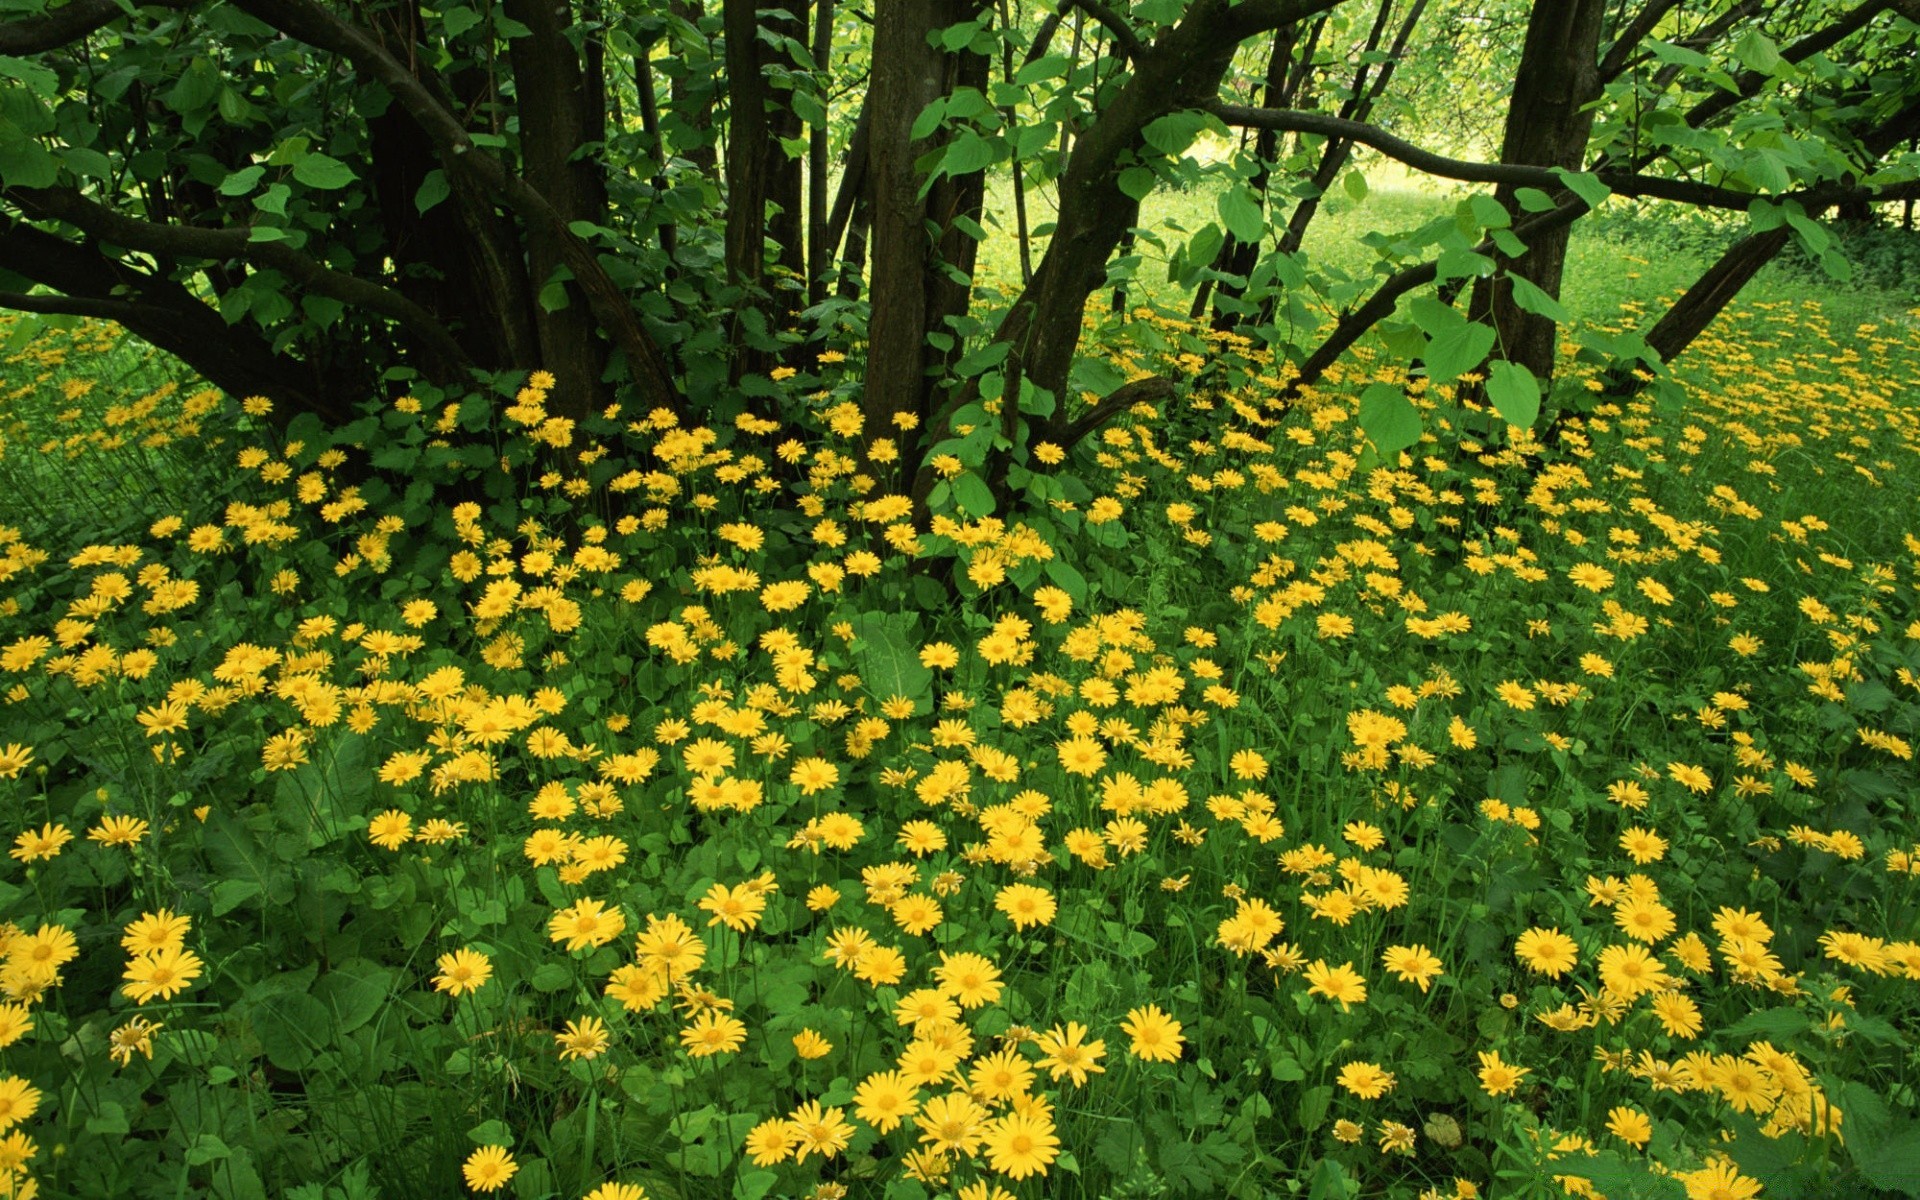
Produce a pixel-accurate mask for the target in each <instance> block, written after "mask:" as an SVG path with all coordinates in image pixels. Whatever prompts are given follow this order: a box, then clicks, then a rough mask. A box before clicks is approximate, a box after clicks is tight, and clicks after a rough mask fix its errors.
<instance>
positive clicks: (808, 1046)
mask: <svg viewBox="0 0 1920 1200" xmlns="http://www.w3.org/2000/svg"><path fill="white" fill-rule="evenodd" d="M793 1052H794V1053H795V1054H798V1055H799V1056H800V1057H801V1058H825V1057H826V1056H827V1055H829V1054H831V1053H833V1043H832V1042H830V1041H828V1040H827V1039H826V1037H825V1036H824V1035H823V1034H821V1033H820V1032H818V1031H817V1030H813V1029H802V1030H801V1031H800V1032H799V1033H796V1034H794V1035H793Z"/></svg>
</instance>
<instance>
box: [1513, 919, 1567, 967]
mask: <svg viewBox="0 0 1920 1200" xmlns="http://www.w3.org/2000/svg"><path fill="white" fill-rule="evenodd" d="M1513 954H1514V957H1515V958H1518V959H1519V960H1520V962H1521V964H1522V965H1524V966H1525V967H1526V968H1527V969H1528V970H1529V971H1534V972H1537V973H1538V974H1541V975H1545V976H1547V977H1548V978H1551V979H1558V978H1560V977H1561V976H1562V975H1565V974H1566V973H1567V972H1568V971H1571V970H1572V969H1573V965H1574V964H1575V963H1576V962H1578V961H1579V960H1580V947H1579V946H1577V945H1575V944H1574V940H1573V939H1572V938H1570V937H1568V936H1567V935H1566V934H1564V933H1561V932H1560V931H1559V930H1558V929H1529V930H1527V931H1526V932H1525V933H1523V934H1521V935H1520V938H1519V940H1518V941H1516V942H1515V943H1514V944H1513Z"/></svg>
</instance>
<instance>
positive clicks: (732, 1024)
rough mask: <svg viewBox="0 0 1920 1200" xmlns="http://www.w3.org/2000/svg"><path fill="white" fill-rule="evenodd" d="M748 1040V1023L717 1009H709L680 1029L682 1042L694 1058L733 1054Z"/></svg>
mask: <svg viewBox="0 0 1920 1200" xmlns="http://www.w3.org/2000/svg"><path fill="white" fill-rule="evenodd" d="M746 1040H747V1027H746V1025H744V1024H743V1023H741V1022H740V1021H739V1020H737V1019H736V1018H734V1017H731V1016H728V1015H727V1014H726V1013H723V1012H720V1011H718V1010H717V1009H707V1010H706V1011H704V1012H702V1013H701V1014H700V1015H699V1016H697V1017H695V1018H694V1019H693V1021H692V1022H691V1023H690V1024H688V1025H687V1026H686V1027H685V1028H683V1029H681V1031H680V1044H681V1045H682V1046H685V1047H686V1049H687V1053H688V1054H689V1055H691V1056H692V1057H694V1058H706V1057H708V1056H710V1055H714V1054H732V1053H733V1052H734V1051H736V1050H738V1049H739V1048H740V1046H741V1044H742V1043H744V1042H745V1041H746Z"/></svg>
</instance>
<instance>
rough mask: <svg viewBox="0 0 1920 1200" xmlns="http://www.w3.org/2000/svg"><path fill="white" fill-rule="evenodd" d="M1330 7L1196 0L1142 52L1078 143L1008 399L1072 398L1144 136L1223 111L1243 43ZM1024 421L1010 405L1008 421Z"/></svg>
mask: <svg viewBox="0 0 1920 1200" xmlns="http://www.w3.org/2000/svg"><path fill="white" fill-rule="evenodd" d="M1328 6H1329V0H1243V2H1242V3H1240V4H1237V5H1236V4H1232V3H1229V0H1195V2H1194V3H1193V4H1191V5H1189V6H1188V8H1187V11H1186V15H1185V16H1184V17H1182V19H1181V20H1180V23H1179V24H1177V25H1175V26H1174V27H1173V28H1171V29H1169V30H1166V31H1164V32H1162V33H1161V34H1160V36H1159V37H1158V38H1156V39H1155V40H1154V42H1153V43H1152V45H1151V46H1148V47H1145V48H1144V49H1143V50H1142V52H1141V53H1140V54H1139V57H1138V58H1137V60H1136V61H1135V63H1134V70H1133V74H1132V76H1131V78H1129V79H1128V80H1127V82H1126V83H1125V84H1124V85H1123V86H1122V87H1121V88H1120V89H1119V91H1118V93H1117V94H1116V95H1115V96H1114V97H1113V99H1112V101H1111V102H1110V103H1109V104H1108V105H1107V106H1106V107H1105V108H1104V109H1103V110H1102V111H1101V112H1100V114H1099V115H1098V116H1097V117H1096V118H1095V119H1094V120H1093V121H1092V123H1091V124H1089V125H1088V126H1087V128H1086V129H1085V130H1084V131H1083V132H1082V133H1081V135H1080V137H1079V138H1078V139H1077V141H1076V142H1075V144H1074V149H1073V154H1072V157H1071V158H1069V159H1068V162H1067V169H1066V173H1065V174H1064V175H1063V176H1062V177H1061V180H1060V215H1059V219H1058V220H1057V221H1056V222H1055V224H1054V233H1053V239H1052V241H1051V242H1050V243H1049V244H1048V247H1047V253H1046V256H1045V257H1044V258H1043V259H1042V260H1041V262H1040V265H1039V267H1038V268H1037V269H1035V271H1034V273H1033V282H1032V283H1031V284H1029V285H1028V286H1027V287H1026V288H1025V289H1024V290H1023V291H1022V292H1021V294H1020V296H1019V297H1018V298H1017V299H1016V300H1015V301H1014V304H1013V307H1012V309H1011V310H1010V311H1009V312H1008V314H1007V316H1006V318H1005V320H1003V321H1002V323H1001V325H1000V328H999V329H998V330H997V331H996V334H995V336H996V337H997V338H998V339H999V340H1001V341H1004V342H1007V343H1009V344H1010V346H1011V350H1010V352H1009V353H1008V356H1007V363H1006V366H1005V368H1004V376H1005V378H1006V381H1007V388H1008V393H1007V394H1008V395H1010V396H1018V395H1019V384H1020V382H1021V380H1022V379H1023V378H1024V379H1028V380H1031V381H1032V383H1033V386H1035V387H1036V388H1040V389H1043V390H1045V391H1048V392H1051V393H1053V394H1054V395H1055V396H1056V397H1058V396H1060V395H1062V394H1063V392H1064V390H1065V386H1066V381H1067V371H1068V369H1069V368H1070V367H1071V366H1072V363H1073V355H1074V352H1075V350H1076V349H1078V347H1079V344H1080V316H1081V313H1082V312H1083V311H1084V309H1085V307H1086V302H1087V297H1088V296H1089V295H1091V294H1092V292H1093V291H1094V289H1096V288H1098V287H1099V286H1100V285H1101V283H1102V281H1103V280H1104V278H1105V274H1106V263H1107V260H1108V258H1110V257H1111V256H1112V254H1113V250H1114V247H1115V246H1118V245H1119V244H1120V240H1121V238H1123V237H1124V236H1125V235H1126V232H1127V230H1128V229H1129V228H1130V227H1131V226H1132V225H1133V223H1134V219H1135V218H1134V210H1135V205H1134V203H1133V201H1132V200H1131V198H1130V197H1128V196H1127V194H1126V193H1125V192H1124V191H1122V190H1121V188H1120V182H1119V180H1120V172H1121V171H1122V170H1123V169H1124V163H1125V161H1126V156H1128V155H1131V154H1133V153H1135V151H1136V149H1137V148H1138V147H1139V146H1140V145H1141V142H1140V131H1141V130H1142V129H1144V128H1145V127H1146V126H1147V124H1148V123H1150V122H1152V121H1154V120H1157V119H1158V118H1159V117H1161V116H1164V115H1165V114H1167V113H1169V112H1176V111H1179V110H1181V109H1187V108H1204V107H1208V106H1209V105H1212V104H1215V103H1216V102H1217V98H1218V94H1219V89H1220V80H1221V78H1222V77H1223V76H1224V75H1225V74H1226V71H1227V67H1228V66H1229V65H1230V64H1231V63H1232V61H1233V56H1234V53H1235V52H1236V51H1237V50H1238V49H1239V47H1240V43H1241V42H1243V41H1244V40H1246V39H1247V38H1249V37H1251V36H1253V35H1254V34H1257V33H1263V32H1266V31H1269V30H1272V29H1275V28H1278V27H1279V26H1281V25H1284V24H1287V23H1289V22H1292V21H1296V20H1300V19H1302V18H1304V17H1307V16H1310V15H1312V14H1313V13H1315V12H1317V11H1319V10H1320V9H1323V8H1326V7H1328ZM1015 415H1016V414H1015V409H1014V406H1012V405H1008V406H1007V409H1006V419H1007V420H1008V421H1009V422H1011V420H1012V419H1013V418H1014V416H1015Z"/></svg>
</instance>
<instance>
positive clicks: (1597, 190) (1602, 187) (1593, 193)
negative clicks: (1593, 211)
mask: <svg viewBox="0 0 1920 1200" xmlns="http://www.w3.org/2000/svg"><path fill="white" fill-rule="evenodd" d="M1553 173H1554V174H1555V175H1557V176H1559V178H1560V182H1561V183H1562V184H1564V185H1565V186H1566V189H1567V190H1568V191H1570V192H1572V193H1573V194H1574V195H1576V196H1578V197H1580V198H1581V199H1582V200H1584V201H1586V202H1587V207H1588V208H1599V207H1600V205H1601V204H1602V203H1604V202H1605V201H1606V198H1607V197H1608V196H1611V195H1612V194H1613V189H1611V188H1609V187H1608V186H1607V185H1606V184H1604V183H1601V182H1600V179H1599V177H1598V176H1596V175H1590V174H1588V173H1587V172H1585V171H1568V170H1563V169H1562V168H1560V167H1555V168H1554V169H1553Z"/></svg>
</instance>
